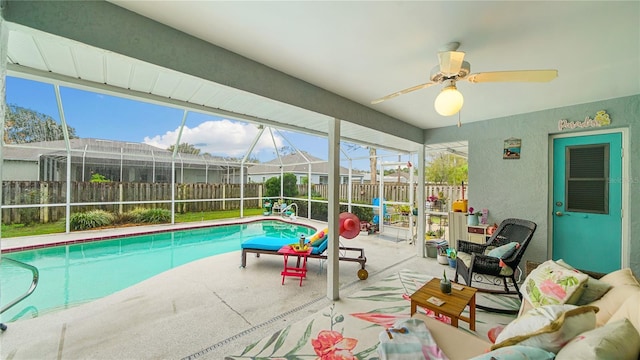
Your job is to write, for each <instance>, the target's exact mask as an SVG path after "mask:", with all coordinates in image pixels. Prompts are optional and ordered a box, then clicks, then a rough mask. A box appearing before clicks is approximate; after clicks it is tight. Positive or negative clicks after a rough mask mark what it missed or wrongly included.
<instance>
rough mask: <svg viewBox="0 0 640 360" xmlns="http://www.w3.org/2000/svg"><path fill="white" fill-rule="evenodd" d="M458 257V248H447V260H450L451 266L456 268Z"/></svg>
mask: <svg viewBox="0 0 640 360" xmlns="http://www.w3.org/2000/svg"><path fill="white" fill-rule="evenodd" d="M457 257H458V253H457V252H456V249H447V260H448V261H449V266H451V267H452V268H454V269H455V267H456V258H457Z"/></svg>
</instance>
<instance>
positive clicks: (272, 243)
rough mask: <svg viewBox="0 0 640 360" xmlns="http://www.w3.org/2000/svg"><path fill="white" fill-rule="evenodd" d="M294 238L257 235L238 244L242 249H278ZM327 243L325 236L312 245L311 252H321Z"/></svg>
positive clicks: (317, 253)
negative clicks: (319, 241)
mask: <svg viewBox="0 0 640 360" xmlns="http://www.w3.org/2000/svg"><path fill="white" fill-rule="evenodd" d="M295 243H296V240H295V239H289V238H277V237H271V236H258V237H254V238H252V239H248V240H245V241H244V242H242V244H241V245H240V246H241V247H242V248H243V249H258V250H272V251H278V250H280V248H281V247H283V246H285V245H289V244H295ZM328 243H329V239H328V238H327V237H325V239H324V241H323V242H321V243H320V244H318V246H313V247H312V250H311V253H312V254H314V255H319V254H322V253H323V252H324V251H325V250H326V249H327V245H328Z"/></svg>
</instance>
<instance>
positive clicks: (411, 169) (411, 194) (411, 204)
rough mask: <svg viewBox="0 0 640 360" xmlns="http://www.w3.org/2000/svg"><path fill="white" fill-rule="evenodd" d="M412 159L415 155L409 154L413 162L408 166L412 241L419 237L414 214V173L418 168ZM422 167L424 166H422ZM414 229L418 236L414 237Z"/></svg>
mask: <svg viewBox="0 0 640 360" xmlns="http://www.w3.org/2000/svg"><path fill="white" fill-rule="evenodd" d="M411 160H413V156H412V155H411V154H409V163H408V164H407V165H409V164H411V165H412V166H407V168H408V169H409V209H410V210H409V233H410V234H411V240H412V241H416V240H417V239H418V236H417V234H418V229H417V228H415V225H416V218H415V216H413V208H414V207H415V206H416V198H415V196H414V194H413V185H414V184H415V176H414V175H413V173H414V170H415V169H416V166H415V164H413V163H412V162H411ZM420 168H422V167H420ZM414 229H415V231H416V236H415V238H414Z"/></svg>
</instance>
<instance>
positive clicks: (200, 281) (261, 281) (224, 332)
mask: <svg viewBox="0 0 640 360" xmlns="http://www.w3.org/2000/svg"><path fill="white" fill-rule="evenodd" d="M250 219H251V218H247V219H245V220H250ZM260 219H263V218H260ZM233 221H235V222H237V221H238V220H237V219H236V220H233ZM233 221H232V222H233ZM227 222H228V221H227ZM297 222H299V223H304V224H308V225H312V226H314V227H316V228H320V227H321V226H326V224H325V223H320V222H314V221H309V220H305V219H299V220H298V221H297ZM220 223H221V222H220V221H215V222H204V223H197V224H178V225H157V226H151V227H145V228H144V229H143V228H126V229H113V230H100V231H89V232H82V233H72V234H68V235H67V234H62V235H47V236H37V237H30V238H28V239H27V238H21V239H2V248H3V249H7V248H11V247H15V246H18V245H17V244H18V243H19V244H21V246H23V245H24V244H26V243H29V244H35V243H56V242H60V241H68V240H71V239H74V240H76V239H81V238H82V237H87V236H88V237H96V236H111V235H121V234H123V233H124V234H126V233H131V232H136V233H138V232H142V231H143V230H145V231H146V230H149V231H156V230H160V229H164V230H166V229H173V228H185V227H190V226H202V225H209V224H220ZM388 229H389V230H390V231H388V232H386V233H385V234H383V235H377V234H376V235H366V234H364V233H361V235H360V236H358V237H357V238H355V239H353V240H344V239H342V240H341V241H342V243H343V244H344V245H345V246H354V247H363V248H364V249H365V254H366V257H367V270H368V271H369V278H368V279H367V280H364V281H360V280H358V278H357V276H356V272H357V270H358V269H359V265H358V264H357V263H350V262H341V263H340V269H339V274H340V275H339V277H340V294H341V297H343V298H344V296H346V295H348V294H350V293H353V292H355V291H358V290H359V289H361V288H363V287H365V286H368V285H370V284H372V283H375V282H376V281H377V280H379V279H382V278H383V277H385V276H386V275H387V274H389V273H391V272H392V271H394V270H398V269H405V268H406V269H412V270H417V271H422V272H424V273H425V274H429V275H432V276H441V275H442V270H443V268H445V269H447V272H448V274H449V275H451V276H453V270H452V269H451V268H448V267H444V266H442V265H440V264H438V263H437V262H436V261H435V259H431V258H421V257H418V256H417V255H416V254H417V250H416V247H415V245H412V244H409V242H408V241H406V240H405V239H406V238H407V236H406V234H401V233H400V231H401V230H402V229H395V228H388ZM239 265H240V251H235V252H232V253H227V254H223V255H217V256H212V257H209V258H205V259H202V260H199V261H195V262H192V263H189V264H186V265H183V266H180V267H178V268H175V269H173V270H171V271H167V272H165V273H162V274H159V275H157V276H155V277H153V278H151V279H148V280H146V281H144V282H142V283H139V284H137V285H135V286H132V287H130V288H127V289H124V290H122V291H119V292H117V293H115V294H113V295H111V296H108V297H105V298H102V299H99V300H96V301H93V302H90V303H87V304H84V305H80V306H77V307H73V308H70V309H67V310H62V311H59V312H56V313H52V314H47V315H43V316H40V317H37V318H34V319H29V320H20V321H16V322H12V323H8V326H9V328H8V330H7V331H5V332H4V333H2V334H1V335H0V358H2V359H7V360H9V359H114V358H118V359H182V358H191V359H195V358H202V359H221V358H224V355H225V354H229V353H232V352H238V350H239V349H240V350H241V349H243V348H244V347H246V346H247V345H248V344H251V343H252V342H254V341H256V340H258V339H261V338H263V337H265V336H267V335H269V334H271V333H273V332H274V331H276V330H277V329H280V328H283V327H285V326H286V325H287V324H288V323H291V322H295V321H297V320H300V319H303V318H305V317H306V316H308V315H309V314H311V313H314V312H316V311H317V310H318V309H321V308H323V307H325V306H327V305H329V304H331V301H330V300H329V299H328V298H327V297H326V293H327V281H326V267H323V266H322V265H323V264H321V262H320V261H319V260H317V259H315V260H314V259H310V261H309V263H308V269H309V272H308V273H307V279H305V281H304V283H303V286H302V287H300V286H298V281H296V280H295V279H287V281H286V282H285V284H284V285H281V277H280V271H281V270H282V257H280V256H269V255H263V256H261V257H260V258H256V257H254V256H249V258H248V259H247V267H246V268H240V266H239ZM96 286H100V279H96Z"/></svg>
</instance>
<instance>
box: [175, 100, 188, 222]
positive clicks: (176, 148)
mask: <svg viewBox="0 0 640 360" xmlns="http://www.w3.org/2000/svg"><path fill="white" fill-rule="evenodd" d="M187 114H189V112H188V111H187V110H184V111H183V112H182V122H181V123H180V130H179V131H178V138H177V139H176V143H175V145H174V146H173V153H172V154H171V224H175V223H176V155H177V154H178V147H179V146H180V139H182V130H183V129H184V124H185V122H186V121H187Z"/></svg>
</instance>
